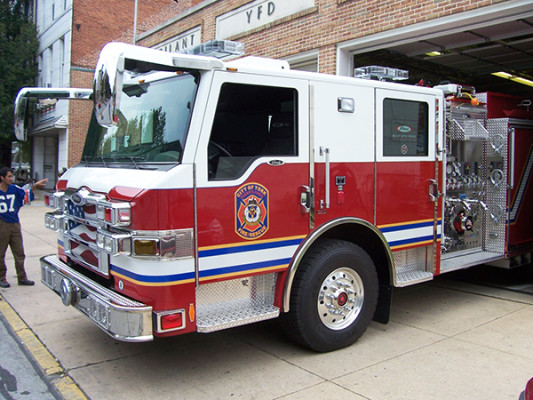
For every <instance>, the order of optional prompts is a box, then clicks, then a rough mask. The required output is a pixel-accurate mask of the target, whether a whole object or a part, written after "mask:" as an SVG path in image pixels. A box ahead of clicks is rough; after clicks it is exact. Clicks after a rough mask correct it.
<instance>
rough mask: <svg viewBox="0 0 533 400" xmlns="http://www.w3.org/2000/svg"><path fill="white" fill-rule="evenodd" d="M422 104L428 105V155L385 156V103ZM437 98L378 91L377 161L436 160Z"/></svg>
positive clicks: (419, 94)
mask: <svg viewBox="0 0 533 400" xmlns="http://www.w3.org/2000/svg"><path fill="white" fill-rule="evenodd" d="M387 99H390V100H403V101H411V102H420V103H424V104H426V105H427V112H428V116H427V155H405V156H404V155H384V103H385V100H387ZM435 103H436V97H435V96H433V95H430V94H422V93H414V92H400V91H396V90H388V89H376V160H377V161H382V162H387V161H388V162H398V161H432V160H435V143H436V113H435Z"/></svg>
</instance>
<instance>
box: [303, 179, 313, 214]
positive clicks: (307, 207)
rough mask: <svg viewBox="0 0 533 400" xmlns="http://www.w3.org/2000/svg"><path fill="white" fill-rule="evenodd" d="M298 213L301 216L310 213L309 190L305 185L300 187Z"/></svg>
mask: <svg viewBox="0 0 533 400" xmlns="http://www.w3.org/2000/svg"><path fill="white" fill-rule="evenodd" d="M300 211H301V212H302V214H309V212H310V211H311V188H310V187H309V186H307V185H302V186H300Z"/></svg>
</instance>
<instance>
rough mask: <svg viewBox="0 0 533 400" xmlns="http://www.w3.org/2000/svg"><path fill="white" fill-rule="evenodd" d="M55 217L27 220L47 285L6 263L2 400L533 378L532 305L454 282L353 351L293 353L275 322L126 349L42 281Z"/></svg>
mask: <svg viewBox="0 0 533 400" xmlns="http://www.w3.org/2000/svg"><path fill="white" fill-rule="evenodd" d="M48 210H49V209H47V208H45V207H44V206H43V204H42V202H34V203H33V204H32V205H31V206H26V207H24V208H23V209H22V210H21V213H20V217H21V223H22V227H23V233H24V243H25V249H26V270H27V272H28V276H29V279H33V280H35V281H36V285H35V286H33V287H21V286H17V285H16V277H15V272H14V268H13V262H12V257H11V255H10V254H9V255H8V257H7V260H6V261H7V264H8V276H7V278H8V280H9V281H10V282H11V284H12V287H11V288H9V289H0V318H1V320H2V322H0V379H3V380H4V381H3V382H7V383H3V385H4V386H3V387H4V388H11V389H13V388H14V386H13V382H14V381H15V380H16V383H17V389H16V390H15V391H13V390H12V391H7V395H5V393H6V392H2V391H1V389H0V398H2V396H3V397H4V398H6V399H10V398H16V399H33V398H39V399H47V398H51V399H55V398H56V397H55V396H56V394H55V391H57V393H59V396H60V398H63V399H66V400H71V399H76V400H78V399H79V400H84V399H90V400H100V399H113V400H114V399H128V400H137V399H139V400H145V399H146V398H151V399H204V398H208V399H272V400H273V399H276V400H277V399H283V400H297V399H313V398H317V399H318V398H320V399H321V398H343V399H348V400H352V399H353V400H362V399H366V400H382V399H395V400H402V399H406V400H407V399H409V400H417V399H421V400H422V399H424V400H427V399H437V400H440V399H444V400H447V399H469V400H476V399H480V400H481V399H482V400H487V399H491V400H492V399H495V400H500V399H510V400H516V399H518V396H519V395H520V393H521V392H522V391H523V390H524V388H525V385H526V383H527V381H528V380H529V379H530V378H531V377H533V295H532V294H531V293H529V292H528V290H522V291H510V290H507V289H505V288H503V287H498V286H497V285H478V284H476V281H475V280H467V281H457V280H454V279H451V276H450V277H446V276H443V277H438V278H436V279H435V280H433V281H431V282H426V283H423V284H420V285H416V286H411V287H407V288H399V289H395V291H394V297H393V305H392V313H391V320H390V322H389V323H388V324H387V325H382V324H379V323H374V322H373V323H371V325H370V326H369V328H368V330H367V332H366V333H365V334H364V335H363V337H362V338H361V339H359V340H358V341H357V342H356V343H355V344H354V345H352V346H350V347H348V348H345V349H341V350H338V351H335V352H331V353H326V354H316V353H313V352H310V351H308V350H306V349H303V348H301V347H299V346H297V345H295V344H294V343H292V342H290V341H289V340H288V339H287V338H285V337H284V336H283V335H282V334H281V333H280V329H279V327H278V325H277V321H276V320H274V321H266V322H263V323H260V324H254V325H248V326H244V327H238V328H234V329H229V330H225V331H220V332H214V333H210V334H196V333H192V334H187V335H182V336H177V337H173V338H166V339H159V340H155V341H153V342H148V343H123V342H118V341H116V340H114V339H112V338H110V337H109V336H107V335H106V334H105V333H103V332H102V331H101V330H100V329H99V328H98V327H96V326H95V325H94V324H93V323H91V322H90V321H88V319H87V318H86V317H85V316H83V315H81V314H80V313H79V312H78V311H76V310H74V309H73V308H72V307H65V306H63V304H62V303H61V300H60V298H59V297H58V296H57V295H56V294H54V293H52V292H51V291H50V290H49V289H48V288H46V287H45V286H44V285H43V284H42V283H41V282H40V281H39V280H40V265H39V258H40V257H41V256H43V255H45V254H50V253H54V252H55V251H56V246H57V244H56V236H55V233H54V232H52V231H50V230H47V229H46V228H45V227H44V214H45V212H46V211H48ZM526 279H529V278H526ZM522 283H523V284H524V285H525V287H527V286H528V285H533V282H522ZM13 351H14V352H15V354H14V355H12V354H11V353H12V352H13ZM6 354H9V356H7V357H11V358H12V359H13V360H14V361H12V362H11V363H10V364H8V362H7V361H5V360H6V359H7V358H6V356H5V355H6ZM5 371H7V372H5ZM28 380H31V381H33V384H34V385H35V386H29V385H30V383H27V381H28ZM10 382H11V383H10ZM41 395H42V396H41ZM7 396H11V397H7ZM15 396H19V397H15ZM30 396H41V397H30ZM45 396H49V397H45Z"/></svg>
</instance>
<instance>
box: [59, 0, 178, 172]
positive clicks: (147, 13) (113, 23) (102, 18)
mask: <svg viewBox="0 0 533 400" xmlns="http://www.w3.org/2000/svg"><path fill="white" fill-rule="evenodd" d="M176 5H177V3H175V2H173V1H171V0H138V5H137V26H138V31H139V32H142V31H143V30H147V29H149V28H150V27H151V26H153V24H157V23H160V22H161V19H162V18H168V17H169V15H173V13H174V12H175V10H176ZM72 7H73V21H72V53H71V66H73V67H74V68H71V71H70V87H82V88H91V87H92V79H93V76H94V73H93V70H94V68H95V66H96V62H97V61H98V54H99V53H100V50H101V49H102V47H103V46H104V45H105V44H106V43H108V42H110V41H124V42H127V43H131V42H132V38H133V18H134V8H135V1H134V0H91V1H87V0H73V5H72ZM180 9H181V8H180ZM162 10H163V11H164V12H165V13H166V14H163V13H162ZM154 16H156V17H155V18H154ZM91 112H92V102H89V101H71V102H70V105H69V128H68V129H69V131H68V167H69V168H70V167H72V166H73V165H75V164H77V163H78V162H79V161H80V160H81V155H82V152H83V146H84V144H85V137H86V134H87V128H88V126H89V120H90V116H91Z"/></svg>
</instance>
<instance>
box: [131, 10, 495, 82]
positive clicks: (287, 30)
mask: <svg viewBox="0 0 533 400" xmlns="http://www.w3.org/2000/svg"><path fill="white" fill-rule="evenodd" d="M498 2H501V1H499V0H366V1H361V0H317V1H315V7H314V8H311V9H309V10H306V11H304V12H302V13H300V14H298V15H292V16H290V17H288V18H285V19H282V20H280V21H276V22H274V23H272V24H269V25H268V26H267V27H266V29H265V27H263V28H259V29H256V30H253V31H249V32H245V33H243V34H240V35H238V36H235V37H233V38H231V39H233V40H238V41H241V42H243V43H245V45H246V54H248V55H254V56H265V57H272V58H280V57H287V56H290V55H295V54H298V53H302V52H306V51H310V50H316V49H319V71H320V72H325V73H330V74H334V73H335V71H336V53H335V45H336V43H339V42H342V41H346V40H349V39H355V38H358V37H363V36H367V35H371V34H375V33H378V32H383V31H386V30H391V29H396V28H401V27H404V26H408V25H411V24H415V23H419V22H423V21H428V20H431V19H435V18H440V17H444V16H448V15H452V14H455V13H460V12H464V11H468V10H472V9H476V8H480V7H485V6H488V5H491V4H494V3H498ZM247 3H250V0H223V1H217V2H216V3H213V4H211V5H209V6H207V7H204V8H202V9H201V10H199V11H197V12H195V13H193V14H191V15H189V16H187V17H185V18H183V19H180V20H178V21H176V22H175V23H173V24H172V25H170V26H167V27H165V28H164V29H161V30H159V31H157V32H155V33H153V34H151V35H150V36H148V37H146V38H143V39H142V40H141V41H140V42H139V44H142V45H143V46H147V47H150V46H153V45H155V44H157V43H160V42H162V41H163V40H165V39H168V38H171V37H173V36H175V35H177V34H179V33H182V32H184V31H186V30H188V29H191V28H193V27H195V26H198V25H201V26H202V41H204V42H205V41H207V40H210V39H214V38H215V30H216V17H217V16H218V15H221V14H224V13H225V12H228V11H230V10H233V9H235V8H238V7H240V6H242V5H245V4H247Z"/></svg>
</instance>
